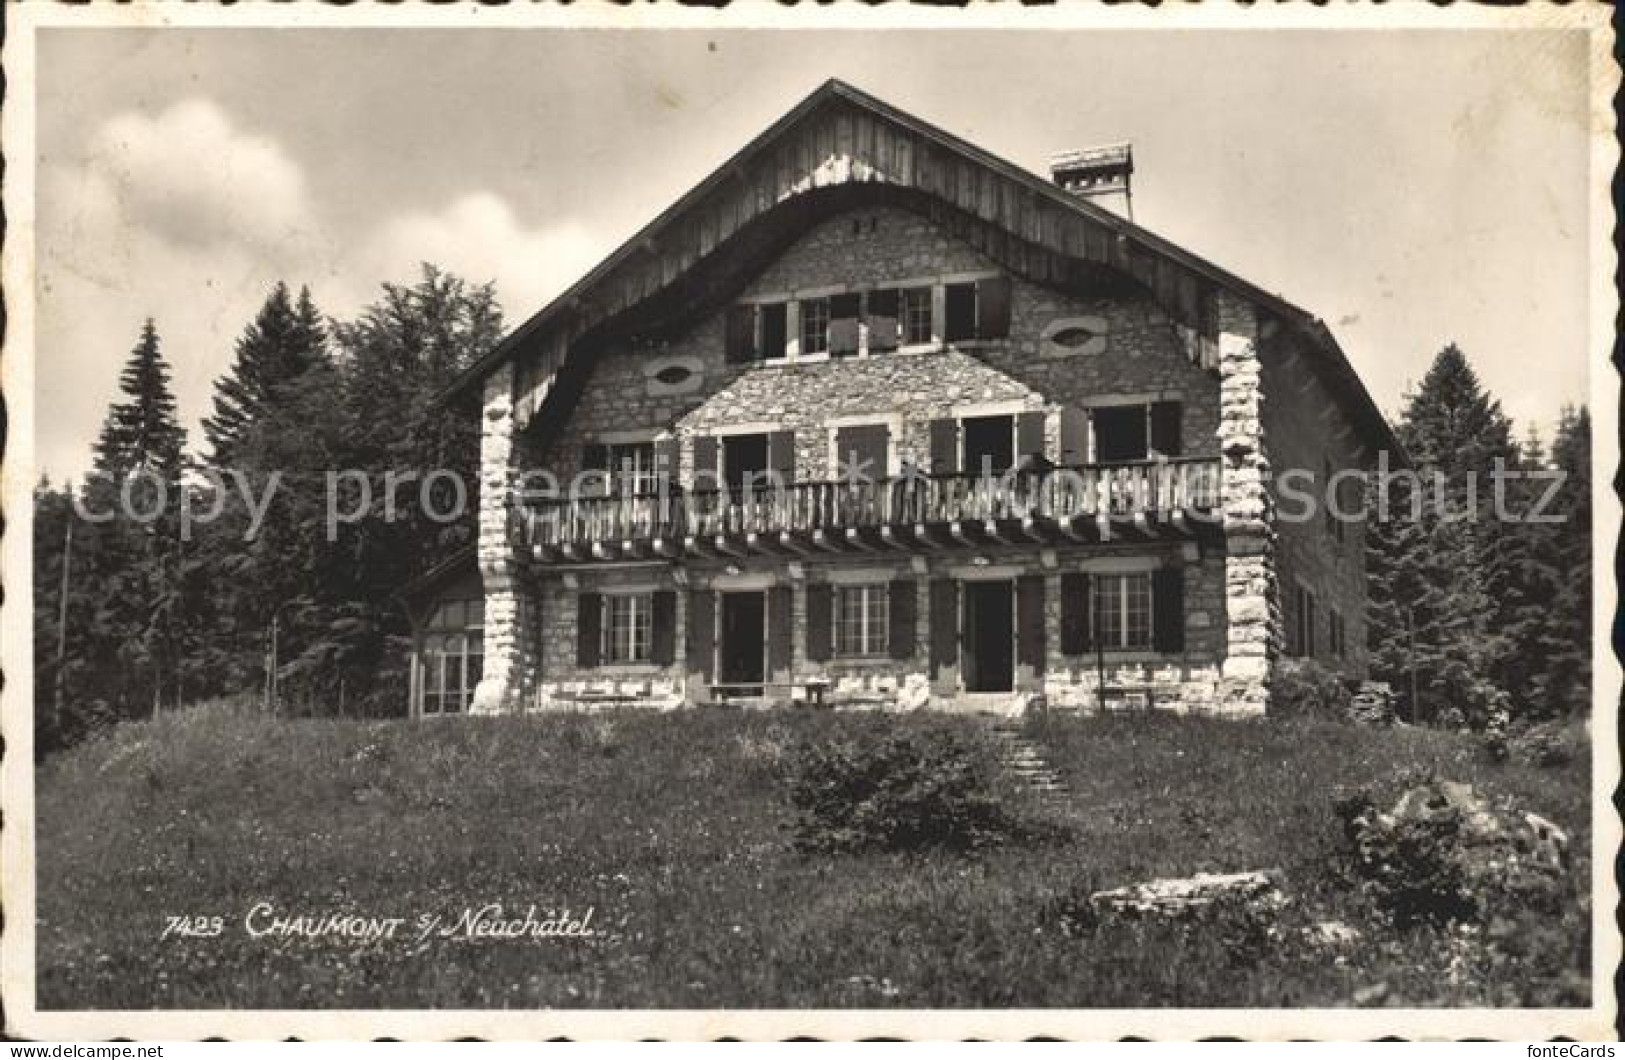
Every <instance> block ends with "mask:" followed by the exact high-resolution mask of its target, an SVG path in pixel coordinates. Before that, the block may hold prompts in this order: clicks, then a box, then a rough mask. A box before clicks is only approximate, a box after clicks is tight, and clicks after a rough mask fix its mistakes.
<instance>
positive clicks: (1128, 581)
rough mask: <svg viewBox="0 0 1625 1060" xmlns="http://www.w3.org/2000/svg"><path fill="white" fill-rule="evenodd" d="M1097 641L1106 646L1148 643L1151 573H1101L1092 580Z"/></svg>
mask: <svg viewBox="0 0 1625 1060" xmlns="http://www.w3.org/2000/svg"><path fill="white" fill-rule="evenodd" d="M1095 586H1096V588H1095V591H1096V592H1097V593H1098V594H1099V596H1100V599H1099V602H1098V604H1097V608H1098V617H1099V620H1100V640H1101V644H1102V645H1103V646H1104V647H1106V648H1149V647H1150V646H1151V575H1150V574H1149V573H1145V574H1102V575H1100V576H1099V577H1098V578H1097V579H1096V582H1095Z"/></svg>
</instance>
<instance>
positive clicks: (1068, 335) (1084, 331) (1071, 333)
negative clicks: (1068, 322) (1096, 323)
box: [1050, 327, 1100, 350]
mask: <svg viewBox="0 0 1625 1060" xmlns="http://www.w3.org/2000/svg"><path fill="white" fill-rule="evenodd" d="M1099 337H1100V332H1098V331H1095V330H1093V329H1092V328H1079V327H1071V328H1062V329H1061V330H1060V331H1057V332H1056V333H1055V334H1053V335H1051V336H1050V341H1051V342H1053V343H1055V345H1057V346H1065V347H1066V348H1067V349H1069V350H1081V349H1083V347H1085V346H1087V345H1089V343H1090V342H1092V341H1094V340H1095V339H1097V338H1099Z"/></svg>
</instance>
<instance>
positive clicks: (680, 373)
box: [655, 364, 694, 386]
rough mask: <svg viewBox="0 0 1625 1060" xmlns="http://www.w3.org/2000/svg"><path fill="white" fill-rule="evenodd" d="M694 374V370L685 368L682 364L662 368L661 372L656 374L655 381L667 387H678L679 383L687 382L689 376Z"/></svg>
mask: <svg viewBox="0 0 1625 1060" xmlns="http://www.w3.org/2000/svg"><path fill="white" fill-rule="evenodd" d="M693 374H694V371H693V369H690V368H685V367H683V366H682V365H680V364H674V365H670V366H669V367H666V368H662V369H660V371H658V372H656V373H655V379H657V380H659V381H660V382H661V383H662V384H664V385H665V386H677V385H678V384H679V383H685V382H687V381H688V378H689V376H691V375H693Z"/></svg>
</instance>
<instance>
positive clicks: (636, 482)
mask: <svg viewBox="0 0 1625 1060" xmlns="http://www.w3.org/2000/svg"><path fill="white" fill-rule="evenodd" d="M608 449H609V474H610V481H611V483H612V484H613V486H614V489H615V491H616V492H617V493H625V492H627V491H631V492H632V493H635V494H638V495H640V496H641V495H643V494H648V493H653V492H654V491H655V443H653V442H624V443H619V444H616V445H611V446H609V447H608Z"/></svg>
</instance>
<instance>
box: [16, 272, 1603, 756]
mask: <svg viewBox="0 0 1625 1060" xmlns="http://www.w3.org/2000/svg"><path fill="white" fill-rule="evenodd" d="M502 328H503V325H502V314H501V310H500V309H499V307H498V305H497V303H496V300H495V297H494V294H493V291H492V289H491V287H490V285H484V286H478V285H473V284H470V283H467V282H465V281H464V280H462V279H459V278H457V277H455V276H452V275H449V274H447V273H444V272H441V271H439V270H437V269H435V268H434V267H433V266H428V265H425V266H424V268H423V272H422V274H421V276H420V277H419V278H418V280H417V282H415V283H413V284H410V285H393V284H386V285H384V287H383V289H382V293H381V295H380V296H379V297H378V298H377V300H376V301H375V302H374V303H373V304H372V305H370V306H368V307H367V308H365V309H364V310H363V311H362V312H361V313H360V314H359V315H358V316H357V317H356V318H355V319H353V320H344V321H340V320H333V319H330V318H328V317H326V316H324V315H323V314H322V313H321V311H320V310H319V309H318V307H317V306H316V305H315V303H314V302H313V300H312V298H311V296H310V293H309V291H308V290H303V289H302V290H300V291H299V292H297V293H294V292H292V291H290V289H289V288H288V287H287V286H286V285H285V284H281V283H279V284H277V285H276V286H275V287H273V288H272V289H271V290H270V292H269V293H268V294H267V296H266V298H265V301H264V304H263V305H262V307H261V308H260V310H259V312H258V313H257V314H256V315H255V317H254V319H253V320H251V321H249V322H248V323H247V324H246V326H245V327H244V329H243V332H242V335H241V337H240V338H239V339H238V340H237V343H236V347H235V350H233V351H230V354H229V356H228V355H227V353H226V351H221V354H220V357H219V360H220V362H221V363H222V364H223V365H225V366H226V368H225V371H224V373H223V374H222V375H221V376H220V377H219V378H218V380H217V381H216V384H215V393H214V399H213V405H212V410H211V411H210V413H209V415H207V416H206V417H205V418H204V419H203V421H202V434H203V439H202V441H203V443H204V444H203V445H202V446H200V447H198V449H197V450H195V451H192V455H188V453H189V450H188V448H187V444H186V442H187V439H186V437H185V432H184V431H183V429H182V427H181V425H180V423H179V422H178V419H177V413H176V404H175V397H174V394H173V392H172V389H171V383H170V367H169V360H168V359H166V355H165V350H164V346H163V341H162V335H161V328H160V325H159V322H154V321H148V322H147V323H146V325H145V326H144V327H143V328H142V329H141V331H140V334H139V335H138V336H137V337H136V340H135V344H134V346H133V348H132V350H131V352H130V353H129V355H128V357H127V358H126V360H125V362H124V364H123V366H122V370H121V371H120V374H119V376H118V386H119V395H118V399H117V400H116V401H114V402H113V404H112V405H111V407H110V408H109V409H108V410H107V414H106V418H105V420H104V423H103V427H102V430H101V433H100V436H99V437H98V439H97V440H96V443H95V446H94V452H93V455H94V471H93V473H92V474H91V475H89V476H87V477H86V479H85V481H83V482H77V483H51V482H48V481H41V482H40V483H39V484H38V485H37V487H36V489H35V493H34V571H33V577H34V590H35V592H34V601H35V603H34V607H35V614H34V622H35V634H36V635H35V688H36V730H35V732H36V737H35V743H36V747H37V749H38V750H39V752H40V753H42V754H43V753H46V752H48V751H51V750H53V749H56V748H60V747H64V746H67V745H70V744H72V743H74V742H76V741H78V740H79V739H82V738H83V737H84V736H85V735H86V734H88V733H90V732H93V731H94V730H96V729H98V728H100V727H103V726H106V725H109V724H112V723H115V722H118V721H121V720H125V719H133V718H144V717H148V716H150V715H152V714H153V713H155V712H160V711H165V710H171V709H176V708H179V707H182V706H184V705H186V704H187V703H190V702H195V701H198V700H200V699H204V698H208V697H214V696H220V695H252V696H256V697H260V696H261V695H262V693H263V690H265V689H267V688H270V687H275V688H276V689H277V695H276V696H275V697H274V698H269V697H268V698H267V701H266V705H267V707H268V709H274V710H277V711H280V712H283V713H289V714H319V715H333V714H344V715H351V716H357V715H361V716H388V715H394V714H400V713H403V712H404V710H405V705H406V687H405V682H406V670H407V650H406V649H407V634H408V631H409V626H408V622H407V618H406V615H405V613H404V611H403V609H402V605H401V603H400V602H399V600H398V598H397V596H396V593H397V592H398V590H399V589H400V588H401V587H402V586H403V585H404V584H405V583H406V582H407V581H408V580H410V579H411V578H412V577H413V576H415V575H417V574H420V573H422V572H423V571H425V570H426V569H428V568H429V567H430V566H432V565H434V564H435V563H436V562H437V561H439V560H441V559H443V558H444V557H445V556H446V555H447V554H448V553H450V552H451V551H452V550H454V549H456V548H457V547H459V546H461V545H464V544H466V543H468V542H469V541H471V540H472V536H473V510H472V504H470V506H469V508H468V511H467V513H466V515H465V516H464V518H462V519H461V520H460V521H456V522H449V523H448V522H444V521H440V520H436V519H431V518H429V517H427V516H426V515H425V514H424V513H423V512H422V511H421V509H420V506H419V505H418V504H416V503H410V501H411V498H410V497H403V496H401V495H400V494H399V493H397V496H396V498H394V499H395V500H396V501H397V502H398V503H396V504H395V505H394V506H393V508H394V512H395V516H396V517H395V518H393V519H391V518H388V517H387V516H388V515H389V512H388V510H387V506H388V502H389V500H390V498H389V497H388V495H387V493H388V491H387V489H386V481H385V477H386V475H389V474H390V473H391V472H395V473H397V474H399V473H401V472H416V473H417V474H418V475H419V476H422V475H423V474H426V473H427V472H429V471H431V470H435V469H441V468H445V469H448V470H450V471H452V472H454V473H455V474H457V475H460V476H461V478H462V481H463V482H464V483H467V484H468V485H469V487H470V488H471V489H472V488H473V486H474V484H475V483H476V482H477V476H476V472H477V467H476V461H477V451H478V437H477V430H478V424H477V420H476V418H475V417H473V416H468V415H462V414H459V413H457V412H455V411H451V410H447V409H445V408H442V407H439V406H437V405H436V404H435V399H436V397H437V396H438V395H439V394H440V393H441V392H442V391H443V390H444V388H445V387H446V386H447V384H448V383H449V382H450V381H451V380H452V379H454V378H455V377H456V376H457V375H458V373H459V372H461V371H462V370H463V369H465V368H466V367H467V366H468V365H469V364H471V363H472V362H473V361H474V360H475V359H476V358H477V357H479V356H480V355H481V354H482V353H483V352H485V351H486V350H488V349H490V348H491V347H492V346H493V345H494V344H495V343H496V342H497V340H498V339H499V338H500V336H501V333H502ZM198 352H199V351H186V353H187V356H189V357H196V356H198ZM1394 425H1395V429H1396V432H1397V434H1398V436H1399V438H1400V440H1401V442H1402V444H1403V445H1404V447H1405V449H1406V450H1407V451H1408V454H1409V456H1410V459H1411V462H1412V466H1413V469H1414V470H1415V471H1416V472H1417V475H1418V481H1420V483H1421V484H1422V485H1421V487H1420V489H1419V491H1418V492H1419V494H1420V495H1419V496H1413V495H1412V492H1413V489H1414V487H1406V486H1405V485H1404V484H1403V483H1401V484H1400V485H1398V486H1396V487H1395V488H1394V489H1393V490H1392V491H1391V492H1390V496H1389V497H1388V501H1387V506H1386V509H1385V515H1386V517H1385V518H1372V517H1371V509H1370V508H1369V507H1368V524H1369V525H1368V529H1369V532H1368V534H1367V541H1368V553H1367V577H1368V579H1369V590H1370V610H1369V613H1368V620H1369V621H1368V630H1369V636H1368V647H1369V649H1370V652H1371V671H1372V672H1371V677H1372V678H1373V679H1375V680H1380V681H1386V682H1388V683H1389V684H1390V685H1391V686H1392V687H1393V689H1394V690H1395V692H1396V693H1397V694H1398V696H1399V700H1400V711H1401V715H1402V716H1403V717H1405V718H1407V719H1408V720H1410V721H1412V722H1415V723H1421V724H1438V725H1450V726H1466V727H1473V728H1504V727H1507V726H1513V727H1516V726H1519V725H1526V724H1531V723H1534V722H1538V721H1544V720H1550V719H1555V718H1561V717H1564V716H1570V715H1574V714H1577V713H1580V712H1583V711H1584V710H1585V709H1586V707H1587V705H1588V703H1589V699H1590V691H1589V690H1590V685H1591V673H1590V643H1591V632H1592V631H1591V532H1590V521H1591V496H1590V489H1591V476H1590V443H1591V439H1590V431H1591V423H1590V418H1589V416H1588V414H1587V411H1586V409H1585V408H1583V407H1580V408H1565V409H1564V410H1562V415H1561V418H1560V420H1559V422H1558V424H1557V428H1556V431H1555V433H1554V435H1553V437H1552V438H1551V439H1550V440H1549V441H1543V440H1542V439H1541V438H1539V437H1538V436H1536V435H1535V433H1534V432H1533V431H1532V430H1529V429H1527V428H1526V429H1525V431H1524V433H1523V436H1522V437H1521V438H1520V437H1518V432H1517V430H1516V427H1515V425H1514V424H1513V423H1512V422H1511V421H1510V420H1509V419H1508V417H1507V416H1506V415H1505V414H1504V413H1503V412H1502V410H1501V407H1500V404H1499V402H1498V401H1496V399H1495V398H1494V396H1493V395H1491V394H1490V393H1488V392H1487V391H1486V390H1485V389H1484V387H1483V385H1482V384H1481V382H1480V381H1479V379H1478V377H1477V375H1476V374H1475V372H1474V371H1473V368H1472V365H1471V363H1470V361H1469V359H1468V357H1467V355H1466V353H1464V352H1463V351H1462V350H1460V349H1458V348H1457V347H1455V346H1454V345H1451V346H1448V347H1446V348H1445V349H1443V350H1442V351H1440V352H1439V353H1438V354H1437V356H1436V357H1435V359H1434V360H1433V362H1432V365H1431V366H1430V367H1429V369H1428V371H1427V372H1426V374H1425V375H1424V376H1423V377H1422V379H1421V381H1420V383H1419V384H1418V385H1417V386H1416V387H1415V389H1414V390H1413V391H1412V392H1411V393H1410V394H1408V395H1407V397H1406V399H1405V401H1404V404H1403V407H1402V409H1401V410H1400V411H1399V414H1398V416H1397V417H1395V420H1394ZM1498 464H1499V466H1501V467H1503V468H1505V469H1507V470H1510V471H1515V472H1528V471H1538V470H1553V469H1555V470H1560V471H1561V472H1563V478H1562V483H1561V485H1560V486H1557V487H1555V489H1553V488H1552V486H1551V483H1550V482H1548V481H1547V478H1544V477H1543V478H1536V477H1526V478H1517V477H1514V478H1510V479H1507V480H1506V485H1505V488H1504V493H1505V496H1504V497H1502V498H1498V497H1497V493H1496V489H1495V488H1494V487H1493V486H1492V481H1493V480H1492V474H1493V472H1494V471H1495V469H1496V467H1497V466H1498ZM332 469H355V473H358V474H362V475H365V477H366V479H367V480H368V483H369V485H370V487H371V488H370V496H371V506H370V507H369V508H367V509H366V510H365V512H364V513H363V514H362V515H361V516H360V517H358V518H357V519H355V520H354V521H348V522H345V523H343V524H341V525H340V526H339V527H338V531H339V532H338V533H337V534H336V535H329V534H328V533H327V532H326V529H327V524H326V520H325V515H326V504H327V490H328V488H329V480H328V478H327V475H328V473H329V471H330V470H332ZM1475 482H1476V486H1469V483H1475ZM1435 483H1439V484H1442V486H1441V488H1437V489H1436V488H1434V484H1435ZM407 488H411V489H415V488H416V484H415V483H414V484H412V485H411V486H410V487H407ZM273 489H274V501H273V502H272V503H270V504H266V505H264V506H263V508H258V507H256V505H257V503H258V502H260V501H262V500H263V498H264V497H265V496H266V495H267V491H268V490H273ZM1549 492H1550V494H1551V495H1550V496H1547V494H1548V493H1549ZM183 497H184V498H185V499H186V500H187V501H188V502H189V507H190V509H191V510H192V511H193V512H198V511H205V510H210V511H212V510H214V509H215V508H216V507H217V508H218V510H219V512H220V515H219V517H218V518H213V519H209V520H207V521H194V522H193V523H192V524H191V525H187V523H186V521H185V520H184V519H183V518H182V517H181V514H180V512H181V509H182V506H181V504H180V503H179V501H180V500H181V499H182V498H183ZM1372 499H1373V498H1372V492H1371V491H1370V490H1368V491H1367V500H1368V502H1370V501H1371V500H1372ZM1498 503H1499V504H1500V506H1501V508H1502V509H1503V510H1505V511H1510V512H1513V513H1515V514H1517V513H1522V514H1528V513H1530V512H1531V511H1536V510H1538V511H1541V512H1542V513H1543V514H1544V516H1545V518H1544V519H1542V520H1539V521H1534V520H1529V519H1523V518H1519V519H1513V520H1508V519H1504V518H1499V517H1498V513H1497V511H1496V510H1495V506H1496V505H1497V504H1498ZM76 509H77V511H76ZM160 510H161V512H162V514H161V515H158V516H155V517H146V515H150V513H153V512H157V511H160ZM132 512H133V513H137V514H138V515H142V517H140V518H136V517H132V515H131V513H132ZM1413 512H1414V514H1415V518H1411V517H1410V516H1411V515H1412V514H1413ZM81 513H83V514H81ZM143 513H146V514H143ZM87 514H88V515H89V516H90V517H89V518H87V517H86V515H87ZM250 527H253V528H254V530H255V532H254V533H253V534H252V535H249V534H248V533H247V531H248V530H249V528H250ZM273 631H274V636H275V639H276V654H275V671H276V673H275V682H274V685H273V684H272V683H271V682H269V681H268V669H270V668H271V643H272V637H273ZM1413 689H1414V695H1413Z"/></svg>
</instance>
